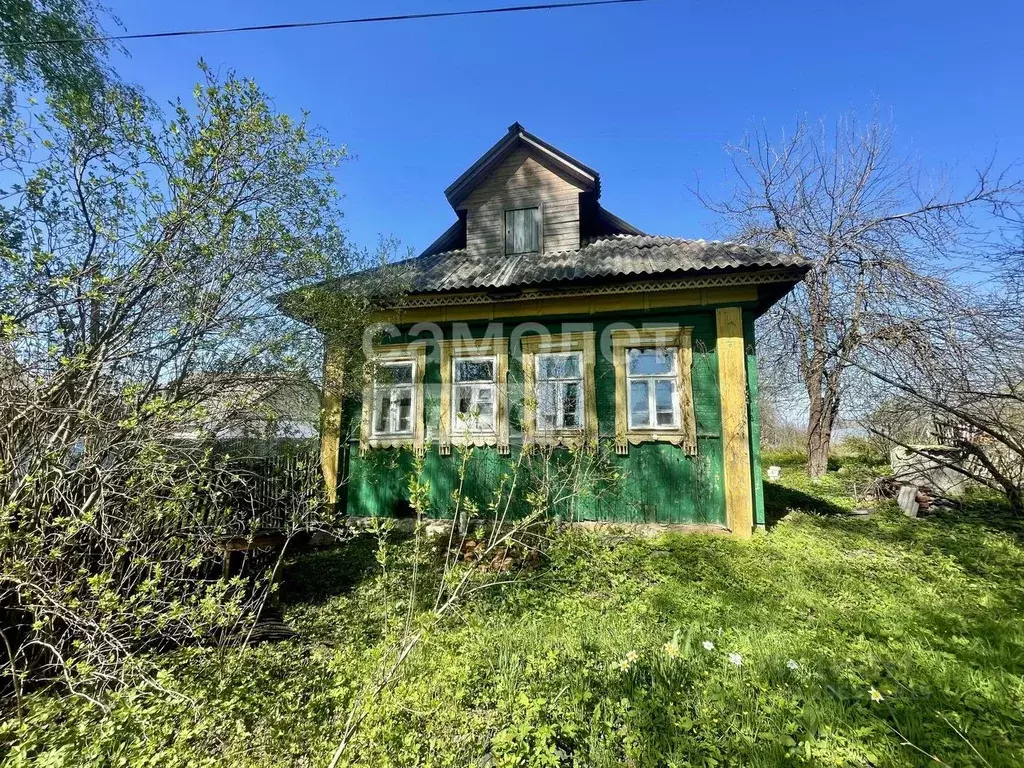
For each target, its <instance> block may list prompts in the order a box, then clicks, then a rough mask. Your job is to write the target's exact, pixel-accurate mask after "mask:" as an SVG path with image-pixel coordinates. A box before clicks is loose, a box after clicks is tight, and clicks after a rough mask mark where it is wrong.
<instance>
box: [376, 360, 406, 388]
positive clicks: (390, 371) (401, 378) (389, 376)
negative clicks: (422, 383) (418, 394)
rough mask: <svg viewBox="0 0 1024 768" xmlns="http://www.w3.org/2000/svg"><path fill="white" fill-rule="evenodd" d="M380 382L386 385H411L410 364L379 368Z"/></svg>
mask: <svg viewBox="0 0 1024 768" xmlns="http://www.w3.org/2000/svg"><path fill="white" fill-rule="evenodd" d="M380 373H381V376H380V378H381V382H382V383H386V384H412V363H400V364H398V365H385V366H382V367H381V371H380Z"/></svg>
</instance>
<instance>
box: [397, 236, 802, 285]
mask: <svg viewBox="0 0 1024 768" xmlns="http://www.w3.org/2000/svg"><path fill="white" fill-rule="evenodd" d="M806 266H807V262H806V261H805V260H804V259H802V258H800V257H799V256H793V255H790V254H785V253H780V252H778V251H772V250H768V249H764V248H757V247H754V246H750V245H743V244H741V243H732V242H720V241H707V240H684V239H682V238H677V237H656V236H653V235H613V236H610V237H603V238H600V239H596V240H594V241H592V242H590V243H589V244H587V245H584V246H583V247H582V248H580V249H578V250H575V251H559V252H556V253H539V254H538V253H533V254H519V255H516V256H501V255H499V256H495V255H494V254H493V253H491V254H486V255H479V256H471V255H470V254H469V253H467V252H466V250H465V249H458V250H451V251H445V252H443V253H435V254H429V255H424V256H419V257H417V258H414V259H409V260H408V261H403V262H399V263H396V264H394V265H391V267H390V269H393V270H395V272H396V273H397V275H398V276H400V278H401V279H402V281H403V283H405V284H406V289H407V290H408V291H409V292H411V293H439V292H445V291H466V290H501V289H511V288H518V287H524V286H530V285H540V284H549V283H567V282H574V281H591V282H592V281H600V280H604V279H608V278H623V277H627V278H628V277H634V278H644V277H654V276H670V275H675V274H686V273H697V272H700V273H704V272H715V271H733V270H747V269H758V268H780V267H806Z"/></svg>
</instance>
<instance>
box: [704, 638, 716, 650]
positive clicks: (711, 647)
mask: <svg viewBox="0 0 1024 768" xmlns="http://www.w3.org/2000/svg"><path fill="white" fill-rule="evenodd" d="M702 645H703V646H704V650H705V651H713V650H715V644H714V643H712V642H711V641H710V640H705V641H704V642H703V643H702Z"/></svg>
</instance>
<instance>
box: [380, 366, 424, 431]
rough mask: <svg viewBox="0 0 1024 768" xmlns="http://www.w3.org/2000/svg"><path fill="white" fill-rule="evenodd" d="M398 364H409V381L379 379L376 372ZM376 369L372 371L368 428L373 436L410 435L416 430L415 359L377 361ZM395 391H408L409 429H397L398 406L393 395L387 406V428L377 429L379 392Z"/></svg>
mask: <svg viewBox="0 0 1024 768" xmlns="http://www.w3.org/2000/svg"><path fill="white" fill-rule="evenodd" d="M399 366H409V374H410V375H409V383H408V384H395V383H393V382H385V381H380V380H379V378H378V375H377V374H378V373H379V371H380V369H383V368H397V367H399ZM377 367H378V370H377V371H376V372H375V373H374V377H373V399H372V401H371V403H370V408H371V413H370V425H371V427H370V429H371V431H372V433H373V436H374V437H411V436H412V435H413V433H414V432H415V430H416V413H417V411H416V367H417V366H416V360H414V359H410V360H388V361H386V362H385V361H381V362H378V363H377ZM385 390H386V391H388V392H392V393H393V392H396V391H399V390H408V391H409V429H407V430H399V429H397V428H396V427H397V425H398V420H399V416H398V407H397V402H396V399H395V398H394V397H391V398H390V401H389V408H388V429H387V430H379V429H377V416H378V415H379V414H378V412H377V406H378V403H379V402H380V398H379V397H378V395H379V394H381V393H383V392H384V391H385Z"/></svg>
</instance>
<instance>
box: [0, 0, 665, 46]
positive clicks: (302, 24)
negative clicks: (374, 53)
mask: <svg viewBox="0 0 1024 768" xmlns="http://www.w3.org/2000/svg"><path fill="white" fill-rule="evenodd" d="M646 2H649V0H577V1H576V2H568V3H543V4H540V5H511V6H506V7H504V8H477V9H474V10H468V11H435V12H433V13H403V14H400V15H397V16H369V17H365V18H361V19H334V20H331V21H297V22H291V23H287V24H260V25H256V26H250V27H223V28H220V29H187V30H186V29H182V30H176V31H171V32H144V33H141V34H136V35H100V36H97V37H65V38H53V39H50V40H21V41H15V42H9V43H5V45H10V46H37V45H62V44H66V43H103V42H109V41H114V40H151V39H154V38H158V37H189V36H194V35H222V34H227V33H230V32H268V31H272V30H279V29H302V28H308V27H337V26H342V25H344V24H372V23H376V22H381V21H416V20H420V19H444V18H450V17H452V16H484V15H488V14H495V13H517V12H519V11H554V10H558V9H561V8H585V7H588V6H595V5H623V4H625V3H646Z"/></svg>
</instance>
